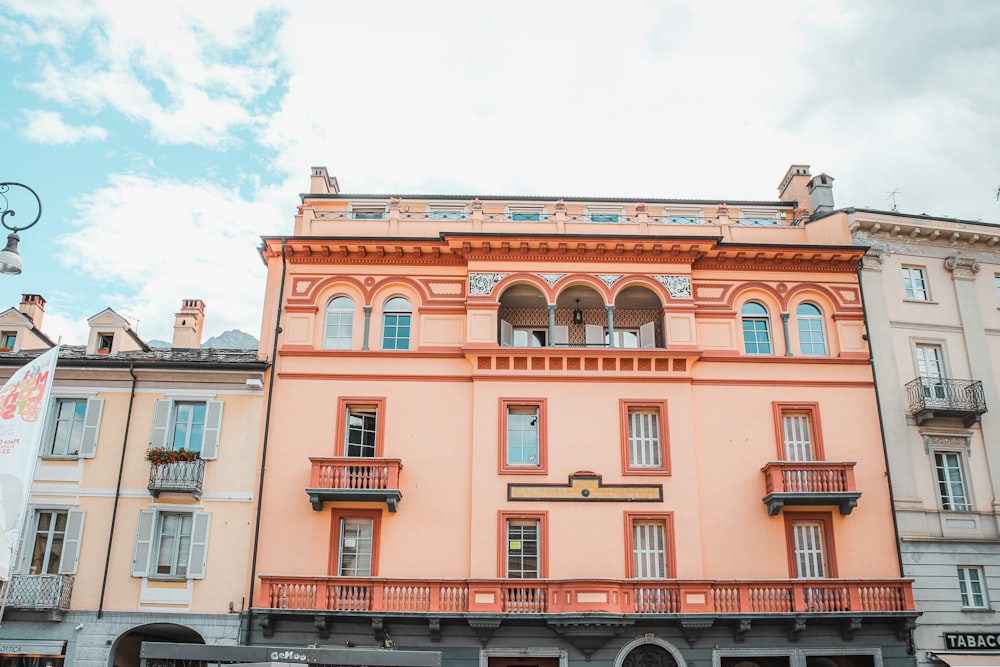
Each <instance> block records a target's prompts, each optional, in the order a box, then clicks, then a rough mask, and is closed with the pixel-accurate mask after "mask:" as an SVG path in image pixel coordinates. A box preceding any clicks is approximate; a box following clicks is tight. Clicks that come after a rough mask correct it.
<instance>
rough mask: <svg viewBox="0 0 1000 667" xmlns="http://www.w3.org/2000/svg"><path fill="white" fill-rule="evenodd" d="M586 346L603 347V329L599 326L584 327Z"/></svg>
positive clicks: (589, 325) (588, 325)
mask: <svg viewBox="0 0 1000 667" xmlns="http://www.w3.org/2000/svg"><path fill="white" fill-rule="evenodd" d="M586 327H587V329H586V336H587V345H598V346H603V345H604V327H602V326H601V325H600V324H587V325H586Z"/></svg>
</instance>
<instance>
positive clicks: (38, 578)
mask: <svg viewBox="0 0 1000 667" xmlns="http://www.w3.org/2000/svg"><path fill="white" fill-rule="evenodd" d="M3 585H4V586H5V587H8V590H7V591H6V595H7V606H8V607H10V608H11V609H37V610H43V611H66V610H68V609H69V601H70V598H71V597H72V595H73V577H71V576H69V575H65V574H14V575H11V578H10V581H7V582H4V583H3Z"/></svg>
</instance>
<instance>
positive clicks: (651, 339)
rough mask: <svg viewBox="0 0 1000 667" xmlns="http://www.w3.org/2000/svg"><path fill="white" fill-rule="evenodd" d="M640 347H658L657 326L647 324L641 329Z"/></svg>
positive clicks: (650, 323)
mask: <svg viewBox="0 0 1000 667" xmlns="http://www.w3.org/2000/svg"><path fill="white" fill-rule="evenodd" d="M639 347H641V348H648V347H656V325H655V324H653V323H652V322H646V323H645V324H643V325H642V326H641V327H639Z"/></svg>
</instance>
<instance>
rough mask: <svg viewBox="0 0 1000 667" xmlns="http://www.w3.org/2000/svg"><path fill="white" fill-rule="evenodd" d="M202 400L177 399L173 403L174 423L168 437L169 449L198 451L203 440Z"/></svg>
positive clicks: (203, 408) (205, 407)
mask: <svg viewBox="0 0 1000 667" xmlns="http://www.w3.org/2000/svg"><path fill="white" fill-rule="evenodd" d="M207 409H208V408H207V405H206V404H205V402H204V401H177V402H176V403H174V425H173V431H172V433H171V437H170V447H171V449H184V450H187V451H189V452H200V451H201V447H202V444H204V441H205V412H206V410H207Z"/></svg>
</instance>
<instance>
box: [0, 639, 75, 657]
mask: <svg viewBox="0 0 1000 667" xmlns="http://www.w3.org/2000/svg"><path fill="white" fill-rule="evenodd" d="M65 653H66V642H63V641H38V640H37V639H35V640H32V639H28V640H25V641H20V640H18V639H4V640H0V655H64V654H65Z"/></svg>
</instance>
